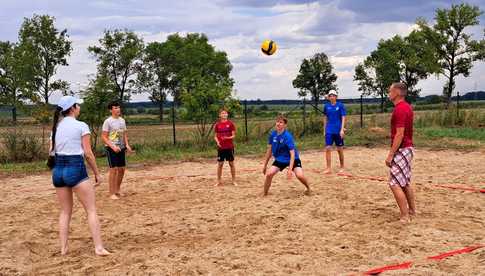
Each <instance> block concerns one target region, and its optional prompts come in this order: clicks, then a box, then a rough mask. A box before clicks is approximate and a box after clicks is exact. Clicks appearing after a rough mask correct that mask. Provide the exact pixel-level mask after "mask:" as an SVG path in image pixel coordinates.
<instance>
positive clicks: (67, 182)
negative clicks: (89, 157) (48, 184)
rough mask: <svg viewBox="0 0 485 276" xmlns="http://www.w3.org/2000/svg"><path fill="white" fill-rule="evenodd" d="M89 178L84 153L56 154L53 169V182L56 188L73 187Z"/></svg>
mask: <svg viewBox="0 0 485 276" xmlns="http://www.w3.org/2000/svg"><path fill="white" fill-rule="evenodd" d="M88 178H89V177H88V172H87V170H86V165H85V164H84V157H83V156H82V155H56V164H55V166H54V169H53V170H52V182H53V184H54V186H55V187H56V188H62V187H69V188H73V187H75V186H76V185H77V184H79V183H81V182H83V181H85V180H87V179H88Z"/></svg>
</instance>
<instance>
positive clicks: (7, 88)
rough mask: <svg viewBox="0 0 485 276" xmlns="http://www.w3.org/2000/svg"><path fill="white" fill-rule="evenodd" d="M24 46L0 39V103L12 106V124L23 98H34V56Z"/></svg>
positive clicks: (14, 121)
mask: <svg viewBox="0 0 485 276" xmlns="http://www.w3.org/2000/svg"><path fill="white" fill-rule="evenodd" d="M26 46H27V45H24V46H19V45H17V44H13V43H10V42H8V41H7V42H2V41H0V104H5V105H8V106H11V107H12V121H13V123H14V124H16V122H17V109H18V108H19V107H21V106H23V104H24V101H25V100H31V101H34V100H35V97H34V94H33V91H34V90H35V72H34V71H33V69H34V68H35V67H34V64H33V63H34V61H35V56H33V51H32V50H31V49H26Z"/></svg>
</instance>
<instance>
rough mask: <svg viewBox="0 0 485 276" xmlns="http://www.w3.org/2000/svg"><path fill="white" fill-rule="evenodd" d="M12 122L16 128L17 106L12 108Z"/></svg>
mask: <svg viewBox="0 0 485 276" xmlns="http://www.w3.org/2000/svg"><path fill="white" fill-rule="evenodd" d="M12 121H13V125H14V126H16V125H17V107H16V106H15V105H14V106H13V107H12Z"/></svg>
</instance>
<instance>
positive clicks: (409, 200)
mask: <svg viewBox="0 0 485 276" xmlns="http://www.w3.org/2000/svg"><path fill="white" fill-rule="evenodd" d="M406 95H407V87H406V85H405V84H404V83H400V82H397V83H393V84H392V85H391V86H390V87H389V99H390V100H391V101H392V103H393V104H394V111H393V112H392V117H391V149H390V150H389V154H388V156H387V158H386V165H387V166H388V167H389V168H390V178H389V186H390V187H391V191H392V193H393V194H394V198H395V199H396V202H397V205H398V206H399V210H400V212H401V216H400V221H401V222H403V223H407V222H409V221H410V220H411V217H413V216H414V215H415V214H416V204H415V202H414V191H413V188H412V187H411V162H412V160H413V156H414V149H413V117H414V115H413V109H412V107H411V105H410V104H409V103H407V102H406V100H405V98H406Z"/></svg>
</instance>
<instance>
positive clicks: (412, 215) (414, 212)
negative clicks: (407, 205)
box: [409, 210, 416, 220]
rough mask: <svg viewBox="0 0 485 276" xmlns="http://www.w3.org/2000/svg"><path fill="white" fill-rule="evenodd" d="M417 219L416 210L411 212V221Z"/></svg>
mask: <svg viewBox="0 0 485 276" xmlns="http://www.w3.org/2000/svg"><path fill="white" fill-rule="evenodd" d="M415 218H416V211H415V210H409V219H410V220H414V219H415Z"/></svg>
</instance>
